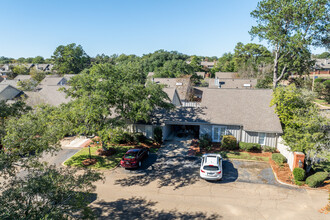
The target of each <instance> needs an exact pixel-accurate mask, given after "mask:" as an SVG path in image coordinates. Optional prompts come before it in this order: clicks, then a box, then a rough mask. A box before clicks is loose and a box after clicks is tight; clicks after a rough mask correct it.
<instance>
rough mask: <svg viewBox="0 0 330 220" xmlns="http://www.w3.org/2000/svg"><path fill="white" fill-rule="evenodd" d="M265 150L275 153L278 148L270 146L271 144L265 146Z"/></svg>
mask: <svg viewBox="0 0 330 220" xmlns="http://www.w3.org/2000/svg"><path fill="white" fill-rule="evenodd" d="M262 149H263V151H265V152H271V153H275V152H276V148H275V147H270V146H263V148H262Z"/></svg>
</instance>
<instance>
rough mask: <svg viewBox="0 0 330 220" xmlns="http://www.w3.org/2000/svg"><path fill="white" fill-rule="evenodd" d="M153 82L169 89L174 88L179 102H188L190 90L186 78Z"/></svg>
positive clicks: (160, 79) (188, 79)
mask: <svg viewBox="0 0 330 220" xmlns="http://www.w3.org/2000/svg"><path fill="white" fill-rule="evenodd" d="M153 81H154V82H155V83H158V84H164V85H166V86H167V87H169V88H175V89H176V91H177V92H178V94H179V97H180V99H181V100H189V98H190V95H191V90H192V88H191V82H190V77H188V76H187V77H183V78H154V80H153Z"/></svg>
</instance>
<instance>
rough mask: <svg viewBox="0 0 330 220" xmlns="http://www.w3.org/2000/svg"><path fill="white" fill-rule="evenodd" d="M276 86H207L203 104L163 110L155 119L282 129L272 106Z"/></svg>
mask: <svg viewBox="0 0 330 220" xmlns="http://www.w3.org/2000/svg"><path fill="white" fill-rule="evenodd" d="M271 99H272V90H264V89H258V90H255V89H252V90H246V89H207V88H206V89H203V98H202V102H201V107H198V108H185V107H180V108H176V109H175V110H174V111H171V112H165V111H164V110H160V111H159V112H156V113H155V117H154V118H153V123H164V122H170V123H187V122H189V123H196V124H201V123H206V124H223V125H241V126H243V129H244V130H246V131H255V132H269V133H282V127H281V124H280V120H279V118H278V117H277V115H276V114H275V111H274V107H270V106H269V105H270V101H271Z"/></svg>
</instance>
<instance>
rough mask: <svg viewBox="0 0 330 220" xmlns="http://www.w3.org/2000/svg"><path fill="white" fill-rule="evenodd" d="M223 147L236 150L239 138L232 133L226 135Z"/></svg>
mask: <svg viewBox="0 0 330 220" xmlns="http://www.w3.org/2000/svg"><path fill="white" fill-rule="evenodd" d="M221 147H222V148H223V149H226V150H236V149H237V140H236V138H235V137H234V136H232V135H224V136H223V137H222V140H221Z"/></svg>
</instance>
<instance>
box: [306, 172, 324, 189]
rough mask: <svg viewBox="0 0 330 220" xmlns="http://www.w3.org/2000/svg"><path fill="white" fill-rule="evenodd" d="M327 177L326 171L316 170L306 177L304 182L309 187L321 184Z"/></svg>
mask: <svg viewBox="0 0 330 220" xmlns="http://www.w3.org/2000/svg"><path fill="white" fill-rule="evenodd" d="M327 178H328V173H327V172H317V173H315V174H314V175H311V176H309V177H308V178H307V179H306V184H307V185H308V186H309V187H318V186H320V185H322V183H323V182H324V180H326V179H327Z"/></svg>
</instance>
